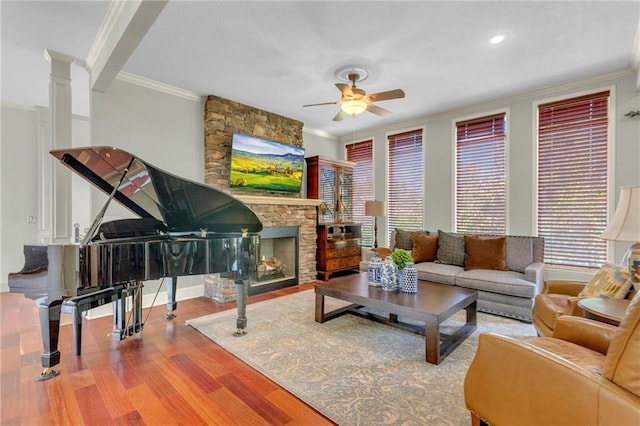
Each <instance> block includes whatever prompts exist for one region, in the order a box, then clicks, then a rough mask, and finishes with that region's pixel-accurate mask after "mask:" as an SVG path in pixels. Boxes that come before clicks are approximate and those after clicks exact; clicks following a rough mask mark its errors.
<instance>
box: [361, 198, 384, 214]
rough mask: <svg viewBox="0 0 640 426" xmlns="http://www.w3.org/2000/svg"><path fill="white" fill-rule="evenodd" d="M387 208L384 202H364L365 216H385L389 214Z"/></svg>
mask: <svg viewBox="0 0 640 426" xmlns="http://www.w3.org/2000/svg"><path fill="white" fill-rule="evenodd" d="M386 210H387V207H386V206H385V202H384V201H365V202H364V214H365V216H384V215H386V214H387V212H386Z"/></svg>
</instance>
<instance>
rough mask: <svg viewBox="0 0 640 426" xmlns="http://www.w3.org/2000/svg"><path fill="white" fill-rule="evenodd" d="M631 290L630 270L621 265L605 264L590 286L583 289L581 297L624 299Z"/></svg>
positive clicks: (592, 279) (590, 282)
mask: <svg viewBox="0 0 640 426" xmlns="http://www.w3.org/2000/svg"><path fill="white" fill-rule="evenodd" d="M630 289H631V277H630V276H629V270H628V269H627V268H626V267H624V266H621V265H615V264H613V263H609V262H607V263H605V264H604V265H602V268H600V270H599V271H598V272H596V274H595V275H594V276H593V278H591V281H589V284H587V285H586V286H585V288H583V289H582V291H581V292H580V294H579V296H580V297H597V296H606V297H611V298H613V299H624V298H625V296H626V295H627V293H628V292H629V290H630Z"/></svg>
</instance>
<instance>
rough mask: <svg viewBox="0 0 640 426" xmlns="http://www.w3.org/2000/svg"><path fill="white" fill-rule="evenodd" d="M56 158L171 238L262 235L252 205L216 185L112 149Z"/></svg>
mask: <svg viewBox="0 0 640 426" xmlns="http://www.w3.org/2000/svg"><path fill="white" fill-rule="evenodd" d="M51 155H53V156H54V157H56V158H57V159H58V160H60V162H61V163H62V164H64V165H65V166H67V167H69V168H70V169H71V170H73V171H74V172H76V173H77V174H79V175H80V176H82V177H83V178H85V179H86V180H88V181H89V182H91V183H92V184H93V185H95V186H96V187H97V188H99V189H101V190H102V191H103V192H105V193H106V194H107V195H111V194H112V193H114V188H116V187H117V191H116V192H115V193H114V197H113V198H114V199H116V200H117V201H118V202H119V203H120V204H122V205H123V206H125V207H126V208H127V209H129V210H130V211H131V212H133V213H134V214H136V215H138V216H140V217H142V218H155V219H157V220H159V221H162V222H163V223H165V224H166V225H167V228H168V231H169V232H170V233H174V232H175V233H182V232H200V231H201V230H206V231H207V233H222V234H241V233H243V232H248V233H258V232H260V231H261V230H262V223H261V222H260V219H258V217H257V216H256V214H255V213H254V212H253V210H251V209H250V208H249V207H248V206H247V205H245V204H244V203H243V202H241V201H240V200H238V199H236V198H235V197H233V196H231V195H229V194H227V193H224V192H222V191H220V190H218V189H215V188H213V187H211V186H208V185H204V184H201V183H197V182H193V181H189V180H186V179H184V178H180V177H178V176H175V175H173V174H171V173H168V172H165V171H164V170H160V169H158V168H156V167H154V166H152V165H151V164H149V163H147V162H146V161H144V160H142V159H140V158H138V157H136V156H135V155H132V154H130V153H128V152H126V151H122V150H120V149H117V148H112V147H84V148H69V149H54V150H52V151H51Z"/></svg>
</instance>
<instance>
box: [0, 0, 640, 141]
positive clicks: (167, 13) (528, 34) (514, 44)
mask: <svg viewBox="0 0 640 426" xmlns="http://www.w3.org/2000/svg"><path fill="white" fill-rule="evenodd" d="M108 10H109V3H108V2H101V1H81V2H78V1H67V2H61V1H43V2H34V1H6V0H5V1H2V3H1V9H0V11H1V25H2V26H1V34H2V51H1V59H2V68H1V72H2V76H1V84H2V86H1V91H2V98H1V100H2V102H3V103H9V104H18V105H23V106H29V107H30V106H34V105H42V106H46V105H48V84H49V72H50V65H49V64H48V63H47V62H46V61H45V60H44V59H43V52H44V50H45V49H53V50H56V51H58V52H60V53H64V54H67V55H71V56H74V57H76V58H78V59H79V61H78V64H79V65H77V66H74V67H73V69H72V87H73V111H74V113H76V114H80V115H88V114H89V106H88V105H89V94H88V93H89V78H88V75H87V72H86V71H85V70H84V68H82V66H81V65H82V64H83V61H84V60H85V59H86V58H87V55H88V53H89V51H90V50H91V47H92V44H93V43H94V40H95V38H96V35H97V34H98V30H99V29H100V26H101V24H102V22H103V20H104V18H105V16H106V15H107V11H108ZM639 22H640V2H638V1H629V2H623V1H618V2H609V1H603V2H594V1H561V2H547V1H545V2H523V1H498V2H484V1H474V2H460V1H451V2H446V1H439V2H435V1H422V2H420V1H411V2H379V1H378V2H360V1H349V2H346V1H341V2H329V1H316V2H292V1H290V2H273V1H260V2H243V1H234V2H230V1H229V2H227V1H190V2H187V1H178V0H173V1H170V2H169V3H168V4H167V5H166V7H164V9H163V10H162V12H161V13H160V15H159V17H158V18H157V20H156V21H155V23H154V24H153V26H152V27H151V29H150V30H149V31H148V32H147V34H146V35H145V36H144V38H143V39H142V41H141V42H140V44H139V45H138V47H137V48H136V50H135V51H134V52H133V54H132V55H131V57H130V58H129V59H128V61H127V62H126V64H125V65H124V67H123V68H122V70H123V71H126V72H128V73H132V74H135V75H138V76H142V77H145V78H148V79H151V80H155V81H158V82H161V83H164V84H168V85H171V86H175V87H178V88H181V89H186V90H189V91H191V92H195V93H198V94H202V95H209V94H213V95H217V96H221V97H224V98H227V99H231V100H234V101H237V102H241V103H244V104H248V105H252V106H254V107H257V108H260V109H264V110H267V111H271V112H274V113H277V114H281V115H284V116H287V117H290V118H294V119H297V120H300V121H302V122H303V123H304V124H305V127H307V128H310V129H314V130H317V131H321V132H325V133H327V134H329V135H334V136H341V135H349V134H351V133H352V132H358V131H361V130H362V129H367V128H373V127H378V126H384V125H388V124H393V123H396V122H402V121H407V120H411V119H413V118H417V117H421V116H425V115H428V114H433V113H437V112H442V111H446V110H450V109H454V108H457V107H462V106H465V105H470V104H473V103H478V102H483V101H488V100H492V99H496V98H499V97H502V96H506V95H511V94H515V93H518V92H524V91H528V90H532V89H536V88H539V87H544V86H549V85H554V84H562V83H565V82H570V81H574V80H578V79H583V78H589V77H592V76H596V75H599V74H604V73H608V72H614V71H620V70H625V69H630V68H631V67H632V65H631V64H632V56H633V52H634V49H636V50H640V46H637V45H636V46H635V47H634V41H635V40H636V38H637V37H638V31H639V27H640V26H639ZM497 33H502V34H506V36H507V37H506V40H505V41H504V42H503V43H501V44H497V45H491V44H489V43H488V39H489V38H490V37H491V36H493V35H495V34H497ZM636 43H638V42H636ZM638 54H639V53H636V55H638ZM346 65H357V66H361V67H364V68H366V69H367V70H368V71H369V76H368V78H367V79H366V80H365V81H363V82H362V83H361V84H358V86H359V87H360V88H362V89H364V90H366V91H367V92H368V93H374V92H380V91H386V90H391V89H396V88H401V89H403V90H404V91H405V93H406V97H405V98H404V99H398V100H389V101H384V102H380V103H378V105H379V106H382V107H384V108H386V109H388V110H390V111H392V114H391V115H390V116H388V117H384V118H383V117H379V116H376V115H374V114H371V113H368V112H365V113H363V114H361V115H359V116H356V117H346V118H345V119H344V120H343V121H342V122H334V121H332V118H333V117H334V115H335V114H336V113H337V112H338V108H339V107H338V106H337V105H327V106H317V107H309V108H303V107H302V105H304V104H310V103H319V102H331V101H338V100H339V99H340V92H339V91H338V90H337V89H336V87H335V86H334V84H335V83H336V82H338V79H337V77H336V75H335V72H336V70H337V69H338V68H340V67H343V66H346ZM107 90H108V89H107Z"/></svg>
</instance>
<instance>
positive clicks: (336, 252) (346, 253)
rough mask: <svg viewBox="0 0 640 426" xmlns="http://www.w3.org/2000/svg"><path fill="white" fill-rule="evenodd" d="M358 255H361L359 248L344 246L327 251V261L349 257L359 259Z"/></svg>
mask: <svg viewBox="0 0 640 426" xmlns="http://www.w3.org/2000/svg"><path fill="white" fill-rule="evenodd" d="M360 254H361V250H360V246H344V247H340V248H328V249H327V259H336V258H339V257H350V256H358V257H360Z"/></svg>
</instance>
